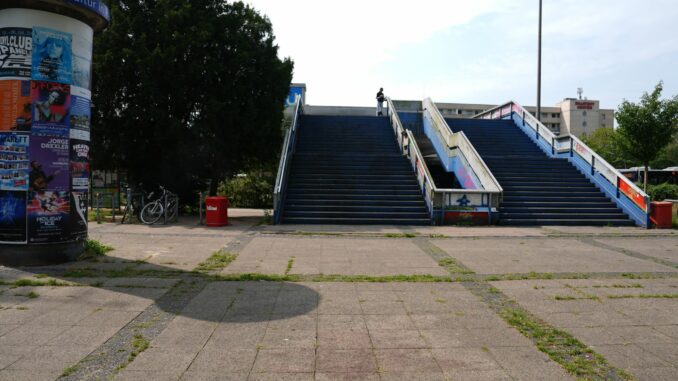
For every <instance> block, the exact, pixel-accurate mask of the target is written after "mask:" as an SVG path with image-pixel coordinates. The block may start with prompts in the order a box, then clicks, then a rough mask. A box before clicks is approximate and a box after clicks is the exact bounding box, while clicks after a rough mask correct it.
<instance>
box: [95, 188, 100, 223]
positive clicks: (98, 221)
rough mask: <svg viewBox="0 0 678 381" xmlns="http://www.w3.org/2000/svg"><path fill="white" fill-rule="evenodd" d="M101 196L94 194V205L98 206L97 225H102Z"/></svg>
mask: <svg viewBox="0 0 678 381" xmlns="http://www.w3.org/2000/svg"><path fill="white" fill-rule="evenodd" d="M100 196H101V195H100V194H99V192H97V193H95V194H94V201H95V202H94V203H95V204H96V208H97V213H96V215H97V217H96V219H97V224H100V223H101V205H100V204H101V198H100Z"/></svg>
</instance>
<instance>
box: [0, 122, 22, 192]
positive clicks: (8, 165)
mask: <svg viewBox="0 0 678 381" xmlns="http://www.w3.org/2000/svg"><path fill="white" fill-rule="evenodd" d="M28 142H29V136H28V135H27V134H17V133H11V132H2V133H0V190H3V191H26V190H28V171H29V161H28Z"/></svg>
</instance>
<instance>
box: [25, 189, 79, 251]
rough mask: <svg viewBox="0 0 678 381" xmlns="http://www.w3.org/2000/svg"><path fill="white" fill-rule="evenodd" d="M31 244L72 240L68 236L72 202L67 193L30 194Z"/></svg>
mask: <svg viewBox="0 0 678 381" xmlns="http://www.w3.org/2000/svg"><path fill="white" fill-rule="evenodd" d="M26 210H27V212H28V236H29V237H30V238H29V243H51V242H60V241H67V240H70V237H69V236H67V235H66V229H67V228H68V220H69V216H70V210H71V202H70V197H69V193H68V192H67V191H58V190H47V191H41V192H30V193H29V199H28V207H27V208H26Z"/></svg>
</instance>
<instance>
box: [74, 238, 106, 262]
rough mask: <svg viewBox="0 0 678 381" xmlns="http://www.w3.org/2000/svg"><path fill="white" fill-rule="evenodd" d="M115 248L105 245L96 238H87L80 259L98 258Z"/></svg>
mask: <svg viewBox="0 0 678 381" xmlns="http://www.w3.org/2000/svg"><path fill="white" fill-rule="evenodd" d="M111 250H113V248H112V247H110V246H107V245H104V244H103V243H101V242H99V241H97V240H95V239H89V238H88V239H87V240H85V251H84V252H83V253H82V254H81V255H80V258H79V259H80V260H83V259H89V258H96V257H101V256H104V255H106V253H108V252H109V251H111Z"/></svg>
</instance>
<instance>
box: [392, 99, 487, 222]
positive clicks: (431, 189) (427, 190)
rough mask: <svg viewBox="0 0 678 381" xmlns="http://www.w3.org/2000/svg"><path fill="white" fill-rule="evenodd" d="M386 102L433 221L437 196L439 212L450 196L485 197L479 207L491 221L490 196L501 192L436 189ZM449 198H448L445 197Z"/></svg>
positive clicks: (407, 133)
mask: <svg viewBox="0 0 678 381" xmlns="http://www.w3.org/2000/svg"><path fill="white" fill-rule="evenodd" d="M386 99H387V102H388V115H389V117H390V121H391V126H392V128H393V133H394V134H395V135H396V138H397V140H398V145H399V147H400V150H401V152H402V153H403V154H404V155H406V156H407V158H408V159H409V161H410V164H411V165H412V168H413V170H414V171H415V173H416V176H417V181H418V183H419V185H420V187H421V188H422V191H423V193H424V198H425V200H426V206H427V207H428V209H429V213H430V215H431V218H432V219H434V218H435V217H434V214H435V205H434V203H435V198H436V195H439V196H440V197H439V199H438V200H439V201H438V202H440V203H441V208H440V211H444V210H447V209H448V207H449V206H450V205H447V204H446V202H445V200H446V199H448V200H451V196H452V195H455V194H456V195H467V194H468V195H476V196H474V197H480V199H481V200H484V199H485V196H487V205H485V204H484V203H483V204H481V205H480V206H482V207H487V209H488V213H489V214H488V219H489V221H492V211H493V210H494V209H493V205H495V204H496V203H498V199H497V198H495V199H494V200H495V202H494V203H493V202H492V195H497V194H499V195H501V191H491V190H487V189H455V188H438V187H437V186H436V184H435V183H434V182H433V177H432V176H431V173H430V172H429V169H428V166H427V165H426V161H425V160H424V155H422V153H421V150H420V149H419V145H418V144H417V141H416V139H415V138H414V134H413V133H412V131H410V130H406V129H404V128H403V125H402V122H401V120H400V117H399V116H398V113H397V111H396V109H395V107H394V105H393V102H392V101H391V99H390V98H386ZM446 196H450V197H446ZM438 217H439V218H440V222H442V221H443V220H444V218H445V217H444V213H440V214H438Z"/></svg>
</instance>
